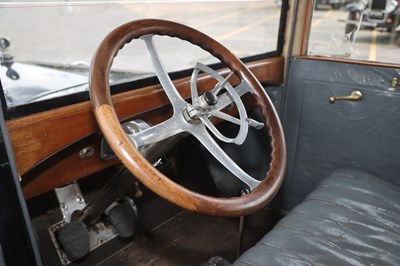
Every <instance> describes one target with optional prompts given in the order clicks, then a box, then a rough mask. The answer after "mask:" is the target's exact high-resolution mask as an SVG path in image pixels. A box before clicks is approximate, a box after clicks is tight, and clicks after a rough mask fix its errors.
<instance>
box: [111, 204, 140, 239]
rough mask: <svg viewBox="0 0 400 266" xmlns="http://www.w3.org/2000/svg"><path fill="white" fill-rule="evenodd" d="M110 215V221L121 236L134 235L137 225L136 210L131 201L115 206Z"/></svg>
mask: <svg viewBox="0 0 400 266" xmlns="http://www.w3.org/2000/svg"><path fill="white" fill-rule="evenodd" d="M108 215H109V219H110V223H111V224H112V226H113V227H114V229H115V231H116V233H117V234H118V235H119V236H120V237H123V238H127V237H131V236H133V234H134V233H135V226H136V212H135V210H134V208H133V207H132V205H131V203H130V202H129V201H125V202H122V203H120V204H118V205H116V206H114V207H113V208H112V209H111V210H110V212H109V214H108Z"/></svg>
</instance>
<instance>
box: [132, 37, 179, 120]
mask: <svg viewBox="0 0 400 266" xmlns="http://www.w3.org/2000/svg"><path fill="white" fill-rule="evenodd" d="M153 37H154V35H151V34H148V35H144V36H142V37H140V39H142V40H143V41H144V42H145V43H146V47H147V51H148V53H149V56H150V59H151V62H152V64H153V67H154V70H155V72H156V75H157V77H158V80H159V81H160V83H161V86H162V87H163V88H164V91H165V93H166V94H167V96H168V99H169V100H170V102H171V104H172V106H173V108H174V112H175V111H176V109H177V107H178V106H185V105H186V102H185V100H184V99H183V98H182V96H181V95H180V94H179V92H178V90H177V89H176V88H175V85H174V84H173V83H172V80H171V78H170V77H169V75H168V72H167V71H166V69H165V67H164V65H163V63H162V61H161V58H160V56H159V54H158V52H157V49H156V47H155V45H154V40H153Z"/></svg>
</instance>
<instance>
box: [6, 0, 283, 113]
mask: <svg viewBox="0 0 400 266" xmlns="http://www.w3.org/2000/svg"><path fill="white" fill-rule="evenodd" d="M144 18H160V19H166V20H172V21H175V22H179V23H182V24H185V25H188V26H191V27H193V28H196V29H198V30H200V31H202V32H204V33H206V34H208V35H210V36H212V37H213V38H215V39H216V40H217V41H219V42H221V43H222V44H223V45H225V46H226V47H227V48H228V49H230V50H231V51H232V52H234V53H235V54H236V55H237V56H238V57H241V58H243V57H248V56H252V55H256V54H264V53H266V52H270V51H275V50H276V49H277V36H278V29H279V18H280V1H276V0H267V1H245V0H244V1H68V0H65V1H62V0H59V1H30V2H22V1H16V0H14V1H6V2H0V38H1V39H0V44H1V43H2V40H3V44H4V42H6V43H7V42H9V46H7V45H0V49H1V51H0V55H1V59H2V61H1V62H2V64H1V65H2V67H0V69H1V71H0V75H1V76H0V78H1V81H2V85H3V90H4V93H5V96H6V99H7V104H8V105H9V106H13V105H22V104H25V103H29V102H34V101H40V100H45V99H50V98H54V97H59V96H62V95H68V94H72V93H76V92H79V91H84V90H87V89H88V85H87V77H88V67H89V64H90V61H91V58H92V56H93V54H94V52H95V50H96V48H97V47H98V45H99V44H100V42H101V40H102V39H103V38H104V37H105V36H106V34H107V33H108V32H110V31H111V30H112V29H114V28H116V27H117V26H119V25H121V24H123V23H126V22H129V21H132V20H137V19H144ZM155 44H156V47H157V49H158V52H159V53H160V55H161V58H162V59H163V62H164V64H165V66H166V68H167V70H168V71H169V72H175V71H180V70H184V69H191V68H193V67H194V65H195V64H196V62H202V63H205V64H210V63H215V62H217V61H216V59H215V58H213V57H212V56H211V55H210V54H208V53H206V52H204V51H202V50H201V49H199V48H197V47H195V46H193V45H190V44H188V43H186V42H183V41H180V40H178V39H175V38H169V37H159V36H157V37H156V38H155ZM149 76H154V70H153V67H152V65H151V63H150V60H149V58H148V55H147V50H146V49H145V45H144V42H142V41H140V40H134V41H133V42H132V43H130V44H129V45H126V46H125V47H124V49H123V50H122V51H121V52H120V53H119V54H118V56H117V58H116V59H115V61H114V63H113V67H112V74H111V77H110V79H111V83H112V84H117V83H121V82H125V81H128V80H134V79H138V78H143V77H149Z"/></svg>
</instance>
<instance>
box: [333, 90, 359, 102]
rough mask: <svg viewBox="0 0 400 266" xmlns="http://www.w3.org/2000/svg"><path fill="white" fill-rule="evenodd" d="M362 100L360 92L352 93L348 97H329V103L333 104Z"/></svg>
mask: <svg viewBox="0 0 400 266" xmlns="http://www.w3.org/2000/svg"><path fill="white" fill-rule="evenodd" d="M362 98H363V94H362V93H361V91H353V92H352V93H351V94H350V95H347V96H331V97H329V102H330V103H335V102H336V101H338V100H347V101H359V100H361V99H362Z"/></svg>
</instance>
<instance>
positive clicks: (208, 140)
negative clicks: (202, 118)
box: [190, 125, 261, 190]
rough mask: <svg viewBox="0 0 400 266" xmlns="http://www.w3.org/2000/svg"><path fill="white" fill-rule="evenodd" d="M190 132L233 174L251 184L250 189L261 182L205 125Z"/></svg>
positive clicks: (248, 184)
mask: <svg viewBox="0 0 400 266" xmlns="http://www.w3.org/2000/svg"><path fill="white" fill-rule="evenodd" d="M190 133H191V134H192V135H193V136H194V137H196V138H197V139H198V140H199V141H200V143H201V144H202V145H203V146H204V147H205V148H206V149H207V150H208V151H209V152H210V153H211V154H212V155H213V156H214V157H215V159H217V160H218V161H219V162H220V163H221V164H222V165H223V166H224V167H225V168H226V169H227V170H229V171H230V172H231V173H232V174H233V175H235V176H236V177H237V178H238V179H240V180H241V181H242V182H244V183H245V184H246V185H247V186H249V188H250V190H253V189H254V188H256V187H257V186H258V185H259V184H260V183H261V181H258V180H256V179H254V178H253V177H251V176H250V175H249V174H247V173H246V172H245V171H244V170H243V169H242V168H240V166H238V165H237V164H236V163H235V162H234V161H233V160H232V159H231V158H230V157H229V156H228V155H227V154H226V153H225V151H224V150H223V149H222V148H221V147H220V146H219V145H218V144H217V143H216V142H215V140H214V139H213V138H212V137H211V135H210V134H209V133H208V132H207V129H206V128H205V127H204V126H202V125H198V126H196V127H194V128H192V130H191V131H190Z"/></svg>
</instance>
